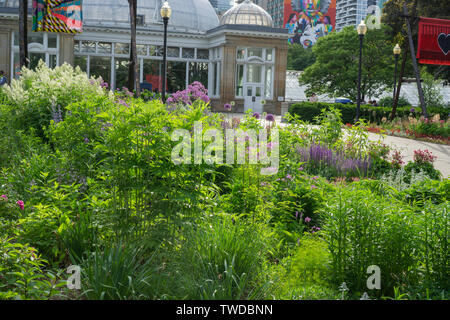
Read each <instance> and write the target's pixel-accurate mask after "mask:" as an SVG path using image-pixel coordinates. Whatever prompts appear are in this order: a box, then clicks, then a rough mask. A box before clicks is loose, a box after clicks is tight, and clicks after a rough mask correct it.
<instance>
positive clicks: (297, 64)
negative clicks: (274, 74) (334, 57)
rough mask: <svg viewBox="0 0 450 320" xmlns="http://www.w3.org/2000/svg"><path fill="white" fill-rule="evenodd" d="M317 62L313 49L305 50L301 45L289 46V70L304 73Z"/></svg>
mask: <svg viewBox="0 0 450 320" xmlns="http://www.w3.org/2000/svg"><path fill="white" fill-rule="evenodd" d="M315 61H316V58H315V57H314V54H313V52H312V49H311V48H308V49H305V48H303V46H302V45H301V44H297V43H295V44H291V45H289V49H288V55H287V68H288V70H297V71H303V70H305V69H306V68H307V67H309V66H310V65H312V64H313V63H314V62H315Z"/></svg>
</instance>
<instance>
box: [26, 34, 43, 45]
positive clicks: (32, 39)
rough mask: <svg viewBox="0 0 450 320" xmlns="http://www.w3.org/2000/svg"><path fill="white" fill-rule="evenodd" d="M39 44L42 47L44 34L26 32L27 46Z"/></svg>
mask: <svg viewBox="0 0 450 320" xmlns="http://www.w3.org/2000/svg"><path fill="white" fill-rule="evenodd" d="M31 43H39V44H42V45H44V34H43V33H38V32H28V44H31Z"/></svg>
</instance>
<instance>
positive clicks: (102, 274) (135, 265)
mask: <svg viewBox="0 0 450 320" xmlns="http://www.w3.org/2000/svg"><path fill="white" fill-rule="evenodd" d="M145 258H146V255H144V254H143V251H142V248H141V247H140V246H139V245H135V244H133V243H126V244H125V243H117V244H115V245H112V246H109V247H107V248H104V249H102V250H100V249H97V250H96V251H95V252H94V253H92V254H91V255H90V256H89V257H88V258H87V259H85V260H84V261H83V262H82V264H81V276H82V278H81V279H82V288H81V289H82V295H83V296H84V297H85V298H87V299H91V300H92V299H94V300H129V299H151V298H154V296H153V292H154V291H153V290H155V288H152V286H151V282H152V277H155V275H156V272H155V270H154V269H153V268H152V267H151V265H150V263H151V262H152V260H151V259H149V260H145Z"/></svg>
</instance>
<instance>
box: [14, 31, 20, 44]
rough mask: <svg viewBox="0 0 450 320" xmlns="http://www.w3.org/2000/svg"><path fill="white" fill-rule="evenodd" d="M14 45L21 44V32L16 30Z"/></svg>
mask: <svg viewBox="0 0 450 320" xmlns="http://www.w3.org/2000/svg"><path fill="white" fill-rule="evenodd" d="M14 45H15V46H18V45H19V32H17V31H14Z"/></svg>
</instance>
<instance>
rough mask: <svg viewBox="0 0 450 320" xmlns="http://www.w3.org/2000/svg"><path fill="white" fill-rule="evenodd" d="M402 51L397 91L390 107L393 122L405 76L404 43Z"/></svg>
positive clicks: (405, 57) (405, 53) (406, 56)
mask: <svg viewBox="0 0 450 320" xmlns="http://www.w3.org/2000/svg"><path fill="white" fill-rule="evenodd" d="M402 50H403V58H402V66H401V68H400V74H399V77H398V84H397V91H396V92H395V98H394V101H393V105H392V113H391V120H394V118H395V115H396V113H397V105H398V100H399V99H400V91H401V89H402V80H403V76H404V74H405V68H406V60H407V59H408V50H407V45H406V42H405V44H404V45H403V48H402Z"/></svg>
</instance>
